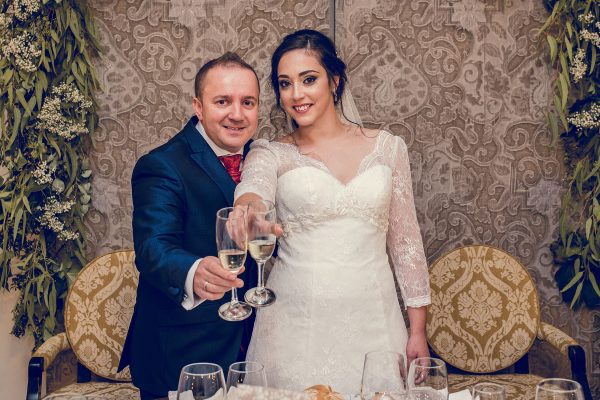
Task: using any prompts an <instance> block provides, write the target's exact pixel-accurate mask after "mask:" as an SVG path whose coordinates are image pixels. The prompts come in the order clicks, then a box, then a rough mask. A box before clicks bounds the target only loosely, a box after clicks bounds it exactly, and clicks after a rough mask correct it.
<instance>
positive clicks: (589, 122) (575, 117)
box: [568, 103, 600, 129]
mask: <svg viewBox="0 0 600 400" xmlns="http://www.w3.org/2000/svg"><path fill="white" fill-rule="evenodd" d="M568 120H569V123H571V124H573V125H575V126H576V127H577V129H591V128H598V127H600V104H598V103H594V104H592V106H591V107H590V109H589V110H584V111H579V112H576V113H574V114H572V115H571V116H570V117H569V118H568Z"/></svg>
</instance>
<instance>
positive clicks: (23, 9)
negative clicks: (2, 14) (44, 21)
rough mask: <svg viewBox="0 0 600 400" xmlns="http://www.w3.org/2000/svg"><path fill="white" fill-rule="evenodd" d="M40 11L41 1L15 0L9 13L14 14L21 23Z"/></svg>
mask: <svg viewBox="0 0 600 400" xmlns="http://www.w3.org/2000/svg"><path fill="white" fill-rule="evenodd" d="M39 10H40V1H39V0H15V1H14V3H13V4H12V5H11V7H10V8H9V9H8V11H9V13H11V14H14V16H15V17H16V18H17V19H19V20H21V21H27V20H28V19H29V18H30V17H31V16H32V15H33V14H35V13H36V12H38V11H39Z"/></svg>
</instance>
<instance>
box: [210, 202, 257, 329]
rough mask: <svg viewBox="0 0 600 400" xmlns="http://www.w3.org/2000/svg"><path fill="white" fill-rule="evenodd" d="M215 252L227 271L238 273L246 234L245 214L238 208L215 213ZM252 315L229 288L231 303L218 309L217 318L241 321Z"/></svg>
mask: <svg viewBox="0 0 600 400" xmlns="http://www.w3.org/2000/svg"><path fill="white" fill-rule="evenodd" d="M216 224H217V226H216V240H217V252H218V255H219V261H221V265H222V266H223V268H225V269H226V270H227V271H230V272H234V273H238V272H239V271H240V269H242V267H243V266H244V262H245V261H246V252H247V248H248V232H247V224H246V213H245V211H244V210H243V209H242V208H240V207H235V208H234V207H225V208H222V209H220V210H219V211H218V212H217V221H216ZM251 314H252V307H250V306H249V305H248V304H246V303H243V302H241V301H238V296H237V290H236V288H235V287H233V288H231V301H230V302H229V303H225V304H223V305H222V306H221V307H219V316H220V317H221V318H223V319H224V320H226V321H242V320H244V319H246V318H248V317H249V316H250V315H251Z"/></svg>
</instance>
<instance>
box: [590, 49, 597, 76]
mask: <svg viewBox="0 0 600 400" xmlns="http://www.w3.org/2000/svg"><path fill="white" fill-rule="evenodd" d="M595 67H596V46H592V56H591V59H590V71H589V72H588V74H589V75H591V74H592V72H594V68H595Z"/></svg>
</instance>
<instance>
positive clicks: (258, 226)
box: [244, 200, 277, 307]
mask: <svg viewBox="0 0 600 400" xmlns="http://www.w3.org/2000/svg"><path fill="white" fill-rule="evenodd" d="M275 222H276V217H275V206H274V205H273V203H271V202H270V201H267V200H257V201H251V202H250V203H248V225H249V227H248V236H249V238H248V240H249V241H248V249H249V250H250V255H251V256H252V258H254V260H255V261H256V264H257V266H258V285H257V287H255V288H252V289H248V291H247V292H246V294H245V295H244V299H245V300H246V302H247V303H248V304H250V305H251V306H253V307H266V306H270V305H271V304H273V303H274V302H275V300H276V298H277V297H276V296H275V292H273V291H272V290H271V289H268V288H266V287H265V284H264V271H265V263H266V262H267V261H268V260H269V258H271V256H272V255H273V250H274V249H275V240H276V239H275V235H274V234H273V232H272V227H273V224H274V223H275Z"/></svg>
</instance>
